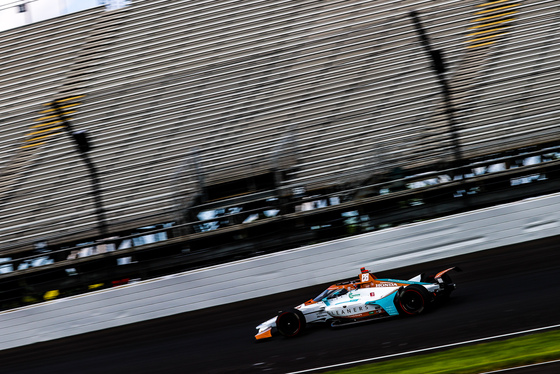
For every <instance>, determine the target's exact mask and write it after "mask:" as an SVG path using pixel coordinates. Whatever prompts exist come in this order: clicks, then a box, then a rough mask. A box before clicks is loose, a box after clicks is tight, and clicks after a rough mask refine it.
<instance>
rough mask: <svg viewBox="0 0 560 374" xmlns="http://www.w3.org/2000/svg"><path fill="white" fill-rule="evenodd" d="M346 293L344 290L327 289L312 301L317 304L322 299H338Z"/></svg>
mask: <svg viewBox="0 0 560 374" xmlns="http://www.w3.org/2000/svg"><path fill="white" fill-rule="evenodd" d="M347 293H348V290H347V289H346V288H335V289H329V288H327V289H326V290H324V291H323V292H321V293H320V294H319V295H318V296H317V297H316V298H314V299H313V301H315V302H319V301H321V300H323V299H325V298H326V299H334V298H335V297H339V296H342V295H345V294H347Z"/></svg>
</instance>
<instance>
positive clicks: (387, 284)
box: [255, 266, 461, 340]
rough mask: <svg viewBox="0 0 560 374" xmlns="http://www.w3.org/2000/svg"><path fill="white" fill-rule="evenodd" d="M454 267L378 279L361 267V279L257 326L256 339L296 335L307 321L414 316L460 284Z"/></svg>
mask: <svg viewBox="0 0 560 374" xmlns="http://www.w3.org/2000/svg"><path fill="white" fill-rule="evenodd" d="M451 270H455V271H461V270H460V269H459V268H458V267H456V266H455V267H451V268H448V269H445V270H443V271H440V272H439V273H437V274H435V275H426V274H424V273H422V274H419V275H417V276H415V277H413V278H411V279H409V280H397V279H377V278H376V277H375V276H374V275H373V274H372V273H371V272H370V271H369V270H366V269H365V268H361V269H360V277H359V278H358V279H357V280H353V281H347V282H342V283H337V284H333V285H332V286H330V287H328V288H327V289H326V290H324V291H323V292H321V293H320V294H319V295H318V296H317V297H315V298H314V299H310V300H308V301H306V302H305V303H303V304H300V305H298V306H296V307H295V308H294V309H289V310H285V311H281V312H279V313H278V315H277V316H276V317H273V318H271V319H269V320H268V321H265V322H263V323H261V324H260V325H258V326H257V334H256V335H255V339H256V340H262V339H267V338H270V337H272V336H273V335H276V334H280V335H283V336H285V337H289V338H291V337H295V336H298V335H299V334H301V332H302V331H303V330H304V329H305V327H306V325H307V324H315V323H326V324H328V325H330V326H331V327H339V326H346V325H350V324H356V323H362V322H367V321H370V320H372V319H379V318H388V317H394V316H400V315H404V316H413V315H417V314H420V313H422V312H424V311H426V310H429V309H430V308H431V307H433V306H434V305H436V302H437V301H439V300H443V299H446V298H448V297H449V295H450V294H451V292H453V290H455V288H456V285H455V284H454V283H453V282H452V280H451V278H450V276H449V274H448V273H449V272H450V271H451Z"/></svg>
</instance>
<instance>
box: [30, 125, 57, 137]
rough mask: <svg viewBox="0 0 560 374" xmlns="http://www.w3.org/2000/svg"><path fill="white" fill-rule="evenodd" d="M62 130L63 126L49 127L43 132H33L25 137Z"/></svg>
mask: <svg viewBox="0 0 560 374" xmlns="http://www.w3.org/2000/svg"><path fill="white" fill-rule="evenodd" d="M63 128H64V126H57V127H51V128H49V129H45V130H39V131H34V132H32V133H29V134H27V136H32V135H37V134H42V133H45V132H47V131H54V130H60V129H63Z"/></svg>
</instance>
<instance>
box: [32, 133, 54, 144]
mask: <svg viewBox="0 0 560 374" xmlns="http://www.w3.org/2000/svg"><path fill="white" fill-rule="evenodd" d="M53 135H54V134H47V135H43V136H38V137H36V138H33V139H26V140H25V141H26V142H34V141H35V140H40V139H45V138H48V137H49V136H53Z"/></svg>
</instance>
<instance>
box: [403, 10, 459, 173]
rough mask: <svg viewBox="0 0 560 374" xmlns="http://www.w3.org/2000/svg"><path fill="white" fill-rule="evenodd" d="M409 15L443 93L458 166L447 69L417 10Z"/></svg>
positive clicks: (456, 137) (456, 138)
mask: <svg viewBox="0 0 560 374" xmlns="http://www.w3.org/2000/svg"><path fill="white" fill-rule="evenodd" d="M409 14H410V17H411V18H412V20H413V22H414V26H415V27H416V31H417V32H418V35H419V37H420V42H421V43H422V46H423V47H424V49H425V50H426V52H427V53H428V55H429V56H430V59H431V60H432V68H433V69H434V71H435V73H436V76H437V78H438V82H439V84H440V86H441V91H442V95H443V103H444V105H445V114H446V115H447V121H448V123H449V129H450V133H451V142H452V144H453V153H454V158H455V164H456V165H455V166H457V167H460V166H461V165H462V163H463V154H462V152H461V144H460V143H459V135H458V129H457V128H458V125H457V122H456V120H455V108H454V107H453V101H452V98H451V90H450V88H449V83H448V82H447V78H446V77H445V72H446V70H447V68H446V66H445V61H444V60H443V55H442V52H441V51H440V50H434V49H432V47H431V45H430V40H429V39H428V36H427V35H426V32H425V31H424V28H423V27H422V23H421V22H420V18H419V16H418V12H416V11H411V12H410V13H409Z"/></svg>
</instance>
